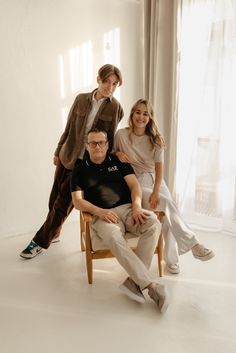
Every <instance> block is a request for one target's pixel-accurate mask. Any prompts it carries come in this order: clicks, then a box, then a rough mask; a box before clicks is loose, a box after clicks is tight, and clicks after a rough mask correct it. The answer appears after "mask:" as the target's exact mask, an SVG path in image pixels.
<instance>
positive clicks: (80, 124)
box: [54, 90, 124, 169]
mask: <svg viewBox="0 0 236 353" xmlns="http://www.w3.org/2000/svg"><path fill="white" fill-rule="evenodd" d="M94 91H95V90H94ZM94 91H93V92H90V93H81V94H79V95H78V96H77V97H76V98H75V101H74V103H73V105H72V107H71V110H70V112H69V115H68V120H67V124H66V127H65V131H64V132H63V134H62V136H61V138H60V140H59V142H58V145H57V148H56V151H55V153H54V154H55V156H58V157H59V159H60V161H61V163H62V164H63V166H64V167H65V168H67V169H73V167H74V164H75V162H76V160H77V158H78V156H79V154H80V153H81V151H82V149H83V147H84V138H83V137H84V133H85V127H86V123H87V118H88V114H89V112H90V110H91V106H92V97H93V93H94ZM123 115H124V112H123V109H122V107H121V105H120V103H119V102H118V101H117V100H116V99H115V98H114V97H112V98H111V99H110V98H106V99H105V100H104V102H103V103H102V105H101V107H100V108H99V110H98V112H97V114H96V116H95V119H94V122H93V126H92V127H96V128H98V129H101V130H104V131H106V132H107V136H108V141H109V147H110V149H111V148H112V146H113V139H114V134H115V131H116V129H117V126H118V123H119V122H120V120H121V119H122V117H123Z"/></svg>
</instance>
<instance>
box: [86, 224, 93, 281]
mask: <svg viewBox="0 0 236 353" xmlns="http://www.w3.org/2000/svg"><path fill="white" fill-rule="evenodd" d="M85 227H86V266H87V277H88V283H89V284H92V283H93V258H92V249H91V239H90V229H89V224H88V223H87V222H86V225H85Z"/></svg>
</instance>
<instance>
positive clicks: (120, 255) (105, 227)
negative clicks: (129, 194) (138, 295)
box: [91, 204, 161, 289]
mask: <svg viewBox="0 0 236 353" xmlns="http://www.w3.org/2000/svg"><path fill="white" fill-rule="evenodd" d="M112 210H113V211H114V212H116V213H117V214H118V215H119V217H120V222H119V223H117V224H114V223H107V222H105V221H103V220H101V219H99V218H98V217H94V218H93V220H92V222H91V232H92V233H93V232H94V233H95V234H96V236H98V237H99V238H101V240H102V241H103V243H104V244H105V245H106V246H107V248H108V249H110V250H111V252H112V254H113V255H114V256H115V257H116V259H117V260H118V262H119V263H120V265H121V266H122V267H123V268H124V269H125V271H126V272H127V273H128V275H129V276H130V277H131V278H132V279H133V280H134V282H135V283H136V284H138V285H139V286H140V288H141V289H144V288H145V287H147V286H148V285H149V284H150V283H151V282H153V278H152V276H151V273H150V271H149V268H150V265H151V261H152V258H153V254H154V251H155V248H156V246H157V241H158V238H159V235H160V231H161V225H160V222H159V221H158V219H157V218H156V215H155V214H154V213H153V212H150V211H147V212H148V213H149V217H148V219H147V220H146V222H145V223H144V224H142V225H134V224H133V220H132V208H131V204H125V205H122V206H118V207H115V208H113V209H112ZM126 232H129V233H132V234H134V235H135V236H137V237H138V244H137V248H136V252H135V253H134V252H133V251H132V250H131V249H130V247H129V245H128V244H127V241H126V240H125V238H124V235H125V233H126Z"/></svg>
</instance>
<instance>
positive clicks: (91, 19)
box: [0, 0, 143, 237]
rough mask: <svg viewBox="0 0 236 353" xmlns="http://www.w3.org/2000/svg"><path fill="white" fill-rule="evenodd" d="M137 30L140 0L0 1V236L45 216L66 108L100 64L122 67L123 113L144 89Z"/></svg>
mask: <svg viewBox="0 0 236 353" xmlns="http://www.w3.org/2000/svg"><path fill="white" fill-rule="evenodd" d="M141 31H142V17H141V4H140V1H134V0H122V1H121V0H100V1H97V0H86V1H82V0H81V1H78V0H54V1H53V0H0V42H1V56H0V89H1V95H0V102H1V104H0V119H1V130H0V143H1V146H0V151H1V170H0V218H1V219H0V237H5V236H12V235H17V234H23V233H30V232H32V233H33V232H34V231H35V230H37V228H38V227H39V226H40V225H41V224H42V222H43V221H44V219H45V216H46V214H47V202H48V197H49V192H50V190H51V186H52V180H53V172H54V167H53V164H52V158H53V152H54V150H55V147H56V144H57V141H58V139H59V137H60V135H61V133H62V131H63V126H64V123H65V119H66V116H67V113H68V109H69V108H70V106H71V104H72V102H73V100H74V98H75V96H76V94H77V93H79V92H86V91H90V90H91V89H93V88H95V87H96V81H95V80H96V74H97V70H98V68H99V67H100V66H101V65H103V64H104V63H108V62H109V63H113V64H115V65H117V66H119V67H120V69H121V71H122V73H123V76H124V84H123V86H122V87H121V89H120V90H119V91H118V92H117V97H118V98H119V99H120V101H121V104H122V105H123V107H124V110H125V116H126V118H127V116H128V114H129V111H130V108H131V106H132V105H133V103H134V102H135V101H136V100H137V99H138V98H140V97H141V96H142V84H141V82H142V60H143V58H142V43H141V39H140V38H141ZM126 118H125V119H124V122H122V126H123V125H125V121H126ZM76 216H77V214H75V211H74V213H72V216H70V218H69V219H70V220H71V219H74V217H76Z"/></svg>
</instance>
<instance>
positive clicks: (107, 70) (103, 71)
mask: <svg viewBox="0 0 236 353" xmlns="http://www.w3.org/2000/svg"><path fill="white" fill-rule="evenodd" d="M111 75H116V76H117V78H118V81H119V86H121V85H122V82H123V80H122V75H121V72H120V70H119V69H118V68H117V67H116V66H114V65H111V64H106V65H103V66H102V67H100V69H99V70H98V76H99V77H100V79H101V80H102V82H104V81H105V80H106V79H107V78H108V77H109V76H111Z"/></svg>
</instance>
